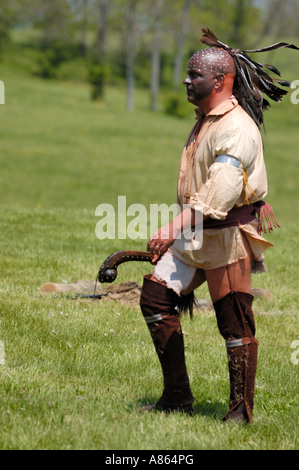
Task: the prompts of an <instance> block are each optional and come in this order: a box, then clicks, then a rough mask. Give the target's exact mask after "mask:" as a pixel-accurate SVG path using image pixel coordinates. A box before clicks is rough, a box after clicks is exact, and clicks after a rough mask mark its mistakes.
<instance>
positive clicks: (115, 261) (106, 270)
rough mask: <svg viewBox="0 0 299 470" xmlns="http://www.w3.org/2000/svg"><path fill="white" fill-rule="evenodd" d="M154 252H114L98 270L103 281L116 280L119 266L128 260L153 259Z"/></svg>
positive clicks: (100, 279)
mask: <svg viewBox="0 0 299 470" xmlns="http://www.w3.org/2000/svg"><path fill="white" fill-rule="evenodd" d="M153 256H154V255H153V254H152V253H149V252H148V251H134V250H122V251H116V252H115V253H112V255H110V256H108V258H107V259H106V260H105V261H104V263H103V264H102V266H101V267H100V269H99V272H98V280H99V281H100V282H101V283H104V282H114V281H115V279H116V278H117V266H119V265H120V264H122V263H126V262H127V261H151V260H152V259H153Z"/></svg>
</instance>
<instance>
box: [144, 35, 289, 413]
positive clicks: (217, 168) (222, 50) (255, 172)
mask: <svg viewBox="0 0 299 470" xmlns="http://www.w3.org/2000/svg"><path fill="white" fill-rule="evenodd" d="M203 33H204V36H203V38H202V39H201V40H202V42H203V43H205V44H207V45H208V46H210V48H208V49H203V50H200V51H198V52H197V53H195V54H194V55H193V56H192V57H191V59H190V61H189V63H188V68H187V78H186V79H185V80H184V84H185V86H186V91H187V96H188V101H189V102H190V103H192V104H193V105H195V106H196V115H197V122H196V124H195V126H194V127H193V129H192V131H191V133H190V135H189V137H188V139H187V142H186V145H185V147H184V150H183V153H182V157H181V163H180V169H179V177H178V203H179V204H180V207H181V208H182V212H181V214H179V215H178V216H177V217H176V218H175V219H174V220H173V221H172V222H171V223H170V224H169V225H168V226H166V227H162V228H160V229H159V230H158V231H157V232H156V233H155V234H154V235H153V236H152V237H151V239H150V240H149V242H148V249H149V251H150V252H152V253H153V254H154V258H153V264H155V265H156V266H155V269H154V271H153V272H152V273H151V274H149V275H146V276H145V277H144V283H143V287H142V292H141V299H140V306H141V310H142V313H143V316H144V318H145V321H146V323H147V326H148V328H149V331H150V333H151V336H152V339H153V342H154V345H155V348H156V352H157V354H158V357H159V360H160V363H161V367H162V371H163V378H164V390H163V394H162V396H161V397H160V399H159V400H158V401H157V403H156V404H155V405H152V406H148V407H145V409H147V410H149V411H150V410H157V411H165V412H168V411H175V410H178V411H183V412H187V413H189V412H192V411H193V407H192V404H193V402H194V397H193V395H192V392H191V388H190V384H189V378H188V374H187V369H186V364H185V356H184V343H183V336H182V330H181V324H180V319H179V313H178V312H179V311H180V309H179V308H178V305H180V304H182V303H184V301H185V300H187V301H188V302H189V299H190V295H191V296H192V294H193V291H194V289H196V288H197V287H198V286H200V285H201V284H202V283H203V282H205V281H207V283H208V287H209V292H210V295H211V299H212V301H213V305H214V309H215V313H216V319H217V325H218V328H219V331H220V333H221V335H222V336H223V338H224V339H225V341H226V347H227V355H228V368H229V378H230V400H229V411H228V413H227V414H226V415H225V417H224V418H223V419H224V420H231V419H234V420H241V421H242V422H252V412H253V403H254V382H255V375H256V366H257V349H258V342H257V340H256V339H255V322H254V314H253V311H252V301H253V296H252V294H251V272H253V271H255V272H258V271H265V267H264V261H263V259H264V258H263V252H264V250H265V249H266V248H268V247H270V246H272V244H271V243H269V242H268V241H266V240H265V239H264V238H263V237H262V235H261V232H262V230H263V231H264V232H266V230H265V227H266V225H268V229H269V231H271V230H272V229H273V226H274V227H277V226H279V225H278V224H277V221H276V219H275V217H274V214H273V212H272V211H271V207H270V206H269V205H268V204H265V203H264V202H263V199H264V198H265V196H266V194H267V176H266V170H265V164H264V158H263V143H262V138H261V134H260V126H261V124H262V122H263V111H264V110H265V109H266V108H267V107H268V106H269V103H268V102H267V101H266V100H265V99H264V98H263V95H262V93H265V94H266V95H268V96H269V97H270V98H271V99H274V100H275V101H280V100H281V97H282V96H283V95H284V94H285V93H286V91H285V90H283V89H281V88H278V87H277V85H276V83H275V82H274V79H273V78H271V77H270V76H269V75H268V73H266V72H265V71H264V70H263V66H261V65H260V64H258V63H256V62H254V61H252V60H251V59H250V58H249V56H248V55H247V54H246V53H244V52H242V51H239V50H235V49H231V48H230V47H228V46H227V45H225V44H223V43H221V42H220V41H219V40H218V39H217V38H216V37H215V35H214V34H213V33H212V32H210V31H209V30H203ZM278 47H291V48H294V49H298V48H297V47H296V46H293V45H290V44H285V43H279V44H276V45H273V46H270V48H278ZM265 49H266V50H269V48H265ZM259 51H262V50H259ZM251 52H252V51H251ZM266 67H267V68H270V69H271V70H272V71H274V72H275V73H279V72H278V70H277V69H275V68H274V67H273V66H266ZM279 83H280V84H282V85H283V86H290V82H283V81H281V80H279ZM186 205H187V206H186ZM184 208H185V209H184ZM197 211H199V212H201V213H202V215H203V234H202V244H201V246H199V244H198V241H197V237H196V231H197V230H199V229H198V228H196V227H195V228H194V239H193V240H191V242H190V240H186V239H185V237H184V228H185V227H190V226H193V227H194V226H195V220H196V212H197ZM265 222H266V223H265Z"/></svg>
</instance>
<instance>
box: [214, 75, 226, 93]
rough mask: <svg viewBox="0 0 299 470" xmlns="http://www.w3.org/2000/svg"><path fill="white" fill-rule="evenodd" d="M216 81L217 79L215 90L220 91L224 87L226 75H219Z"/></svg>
mask: <svg viewBox="0 0 299 470" xmlns="http://www.w3.org/2000/svg"><path fill="white" fill-rule="evenodd" d="M215 79H216V82H215V89H216V90H219V89H220V88H222V87H223V84H224V73H219V74H218V75H216V77H215Z"/></svg>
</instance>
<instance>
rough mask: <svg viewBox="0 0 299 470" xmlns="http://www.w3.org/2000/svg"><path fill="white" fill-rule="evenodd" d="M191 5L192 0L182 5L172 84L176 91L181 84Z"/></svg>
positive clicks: (186, 0) (187, 0)
mask: <svg viewBox="0 0 299 470" xmlns="http://www.w3.org/2000/svg"><path fill="white" fill-rule="evenodd" d="M191 3H192V0H185V2H184V5H183V14H182V23H181V31H180V34H179V37H178V45H177V54H176V58H175V63H174V74H173V83H174V88H175V89H177V87H178V85H180V83H181V74H182V67H183V57H184V44H185V37H186V34H187V32H188V28H189V14H190V8H191Z"/></svg>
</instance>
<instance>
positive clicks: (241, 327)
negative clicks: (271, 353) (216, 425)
mask: <svg viewBox="0 0 299 470" xmlns="http://www.w3.org/2000/svg"><path fill="white" fill-rule="evenodd" d="M252 300H253V297H252V296H251V295H250V294H246V293H243V292H231V293H230V294H228V295H227V296H225V297H224V298H223V299H220V300H218V301H217V302H215V303H214V308H215V312H216V317H217V323H218V328H219V331H220V333H221V335H222V336H223V337H224V339H225V340H226V347H227V356H228V369H229V378H230V400H229V411H228V413H227V414H226V415H225V416H224V418H223V420H224V421H227V420H232V419H233V420H240V421H241V422H250V423H252V413H253V406H254V383H255V376H256V368H257V349H258V342H257V340H256V339H255V337H254V335H255V324H254V315H253V311H252V308H251V305H252Z"/></svg>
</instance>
